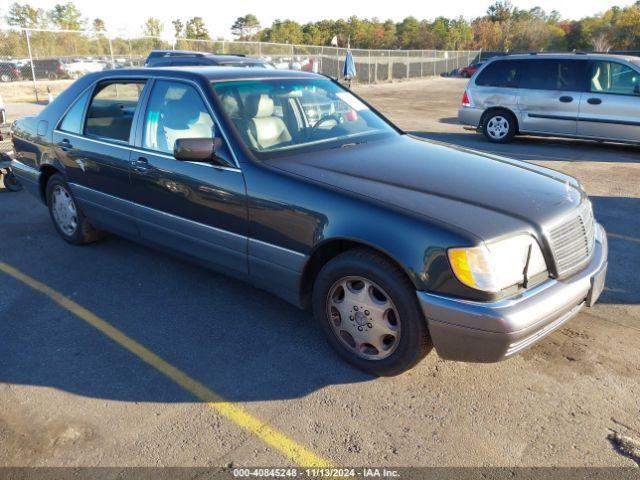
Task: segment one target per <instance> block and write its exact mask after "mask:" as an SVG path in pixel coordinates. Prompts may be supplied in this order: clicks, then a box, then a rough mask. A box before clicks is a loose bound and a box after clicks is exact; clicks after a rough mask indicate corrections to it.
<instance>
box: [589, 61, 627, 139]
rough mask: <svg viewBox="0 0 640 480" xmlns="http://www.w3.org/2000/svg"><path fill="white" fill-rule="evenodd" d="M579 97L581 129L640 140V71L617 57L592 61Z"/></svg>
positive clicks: (591, 132) (614, 136)
mask: <svg viewBox="0 0 640 480" xmlns="http://www.w3.org/2000/svg"><path fill="white" fill-rule="evenodd" d="M588 81H589V87H588V91H587V92H585V93H584V94H583V95H582V99H581V101H580V116H579V118H578V133H579V134H580V135H581V136H585V137H596V138H606V139H612V140H623V141H632V142H640V73H639V72H638V71H636V70H635V69H633V68H631V67H629V66H628V65H624V64H622V63H619V62H615V61H593V62H591V63H590V68H589V74H588Z"/></svg>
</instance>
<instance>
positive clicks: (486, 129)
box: [482, 110, 516, 143]
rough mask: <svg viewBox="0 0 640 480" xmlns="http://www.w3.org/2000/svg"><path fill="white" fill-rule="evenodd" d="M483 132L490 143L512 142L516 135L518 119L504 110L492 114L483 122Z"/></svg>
mask: <svg viewBox="0 0 640 480" xmlns="http://www.w3.org/2000/svg"><path fill="white" fill-rule="evenodd" d="M482 132H483V133H484V136H485V137H486V138H487V140H489V141H490V142H494V143H507V142H510V141H511V140H512V139H513V137H514V136H515V134H516V119H515V117H514V116H513V114H511V113H509V112H507V111H504V110H497V111H495V112H490V113H488V114H487V115H486V116H485V118H484V120H483V122H482Z"/></svg>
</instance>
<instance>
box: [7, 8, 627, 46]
mask: <svg viewBox="0 0 640 480" xmlns="http://www.w3.org/2000/svg"><path fill="white" fill-rule="evenodd" d="M12 1H13V0H0V15H2V16H4V12H6V10H7V9H8V7H9V5H10V4H11V3H12ZM66 1H67V0H21V2H25V3H29V4H31V5H33V6H35V7H40V8H43V9H47V10H48V9H50V8H51V7H52V6H53V5H55V4H56V3H65V2H66ZM511 1H512V3H513V4H514V5H515V6H516V7H518V8H521V9H529V8H532V7H535V6H540V7H542V8H543V9H544V10H546V11H551V10H553V9H555V10H558V11H559V12H560V14H561V16H562V17H563V18H567V19H579V18H582V17H585V16H588V15H593V14H595V13H599V12H603V11H605V10H607V9H608V8H610V7H612V6H614V5H618V6H621V7H624V6H627V5H631V4H632V3H634V0H610V1H607V0H560V1H559V0H511ZM74 3H75V4H76V6H77V7H78V8H79V9H80V10H81V11H82V12H83V14H84V15H85V16H86V17H87V18H89V19H94V18H96V17H99V18H102V19H103V20H104V21H105V22H106V25H107V28H108V29H111V30H114V31H126V32H128V33H129V34H131V35H138V34H140V33H141V31H142V24H143V23H144V21H145V20H146V19H147V18H148V17H150V16H154V17H157V18H159V19H160V20H161V21H162V22H164V32H163V33H164V36H171V35H172V31H173V27H172V25H171V20H173V19H175V18H182V19H187V18H189V17H193V16H201V17H203V18H204V20H205V22H206V25H207V28H208V29H209V34H210V35H211V37H213V38H217V37H224V38H232V37H231V32H230V27H231V24H232V23H233V22H234V21H235V19H236V18H237V17H239V16H242V15H245V14H247V13H253V14H254V15H256V16H257V17H258V20H260V22H261V24H262V25H263V26H269V25H271V22H272V21H273V20H275V19H281V20H284V19H291V20H296V21H298V22H300V23H306V22H309V21H316V20H322V19H327V18H333V19H337V18H348V17H350V16H351V15H357V16H358V17H361V18H372V17H378V18H379V19H381V20H386V19H388V18H391V19H392V20H394V21H400V20H402V19H403V18H405V17H408V16H410V15H413V16H414V17H416V18H419V19H423V18H426V19H433V18H435V17H438V16H445V17H457V16H460V15H462V16H463V17H465V18H469V19H470V18H474V17H477V16H480V15H483V14H484V13H485V12H486V10H487V7H488V6H489V5H490V4H491V3H493V1H492V0H446V1H433V0H432V1H428V0H427V1H425V0H393V1H390V0H378V1H376V0H348V1H345V0H315V1H312V2H310V1H304V0H281V1H278V0H237V1H228V0H222V1H219V0H218V1H216V0H213V1H209V2H206V1H202V0H178V1H170V0H156V1H145V0H75V1H74Z"/></svg>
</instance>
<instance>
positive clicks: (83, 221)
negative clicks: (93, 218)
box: [46, 173, 103, 245]
mask: <svg viewBox="0 0 640 480" xmlns="http://www.w3.org/2000/svg"><path fill="white" fill-rule="evenodd" d="M54 196H55V197H56V198H54ZM46 198H47V206H48V207H49V215H50V216H51V220H52V221H53V226H54V227H55V229H56V231H57V232H58V234H59V235H60V236H61V237H62V238H63V239H64V240H65V241H66V242H69V243H71V244H73V245H84V244H86V243H92V242H95V241H97V240H100V239H101V238H102V236H103V235H102V232H100V231H99V230H96V229H95V228H94V226H93V225H91V223H90V222H89V220H88V219H87V217H85V215H84V213H82V210H81V209H80V207H79V206H78V205H77V204H76V201H75V199H74V198H73V195H72V194H71V189H70V188H69V186H68V185H67V183H66V182H65V181H64V178H63V176H62V175H60V174H59V173H56V174H53V175H52V176H51V177H50V178H49V181H48V182H47V190H46ZM65 206H66V207H67V208H65ZM58 208H59V210H57V209H58Z"/></svg>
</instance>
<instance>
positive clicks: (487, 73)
mask: <svg viewBox="0 0 640 480" xmlns="http://www.w3.org/2000/svg"><path fill="white" fill-rule="evenodd" d="M521 68H522V62H520V61H517V60H493V61H492V62H490V63H489V64H488V65H487V66H486V67H484V68H483V69H482V70H481V71H480V73H478V75H477V77H476V78H475V80H472V81H473V82H474V83H475V88H473V89H472V90H471V95H472V96H473V98H472V100H473V102H474V104H475V106H477V107H478V108H482V109H487V108H491V107H505V108H509V109H511V110H514V111H515V110H516V108H517V98H518V86H519V82H520V78H521V76H522V75H521Z"/></svg>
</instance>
